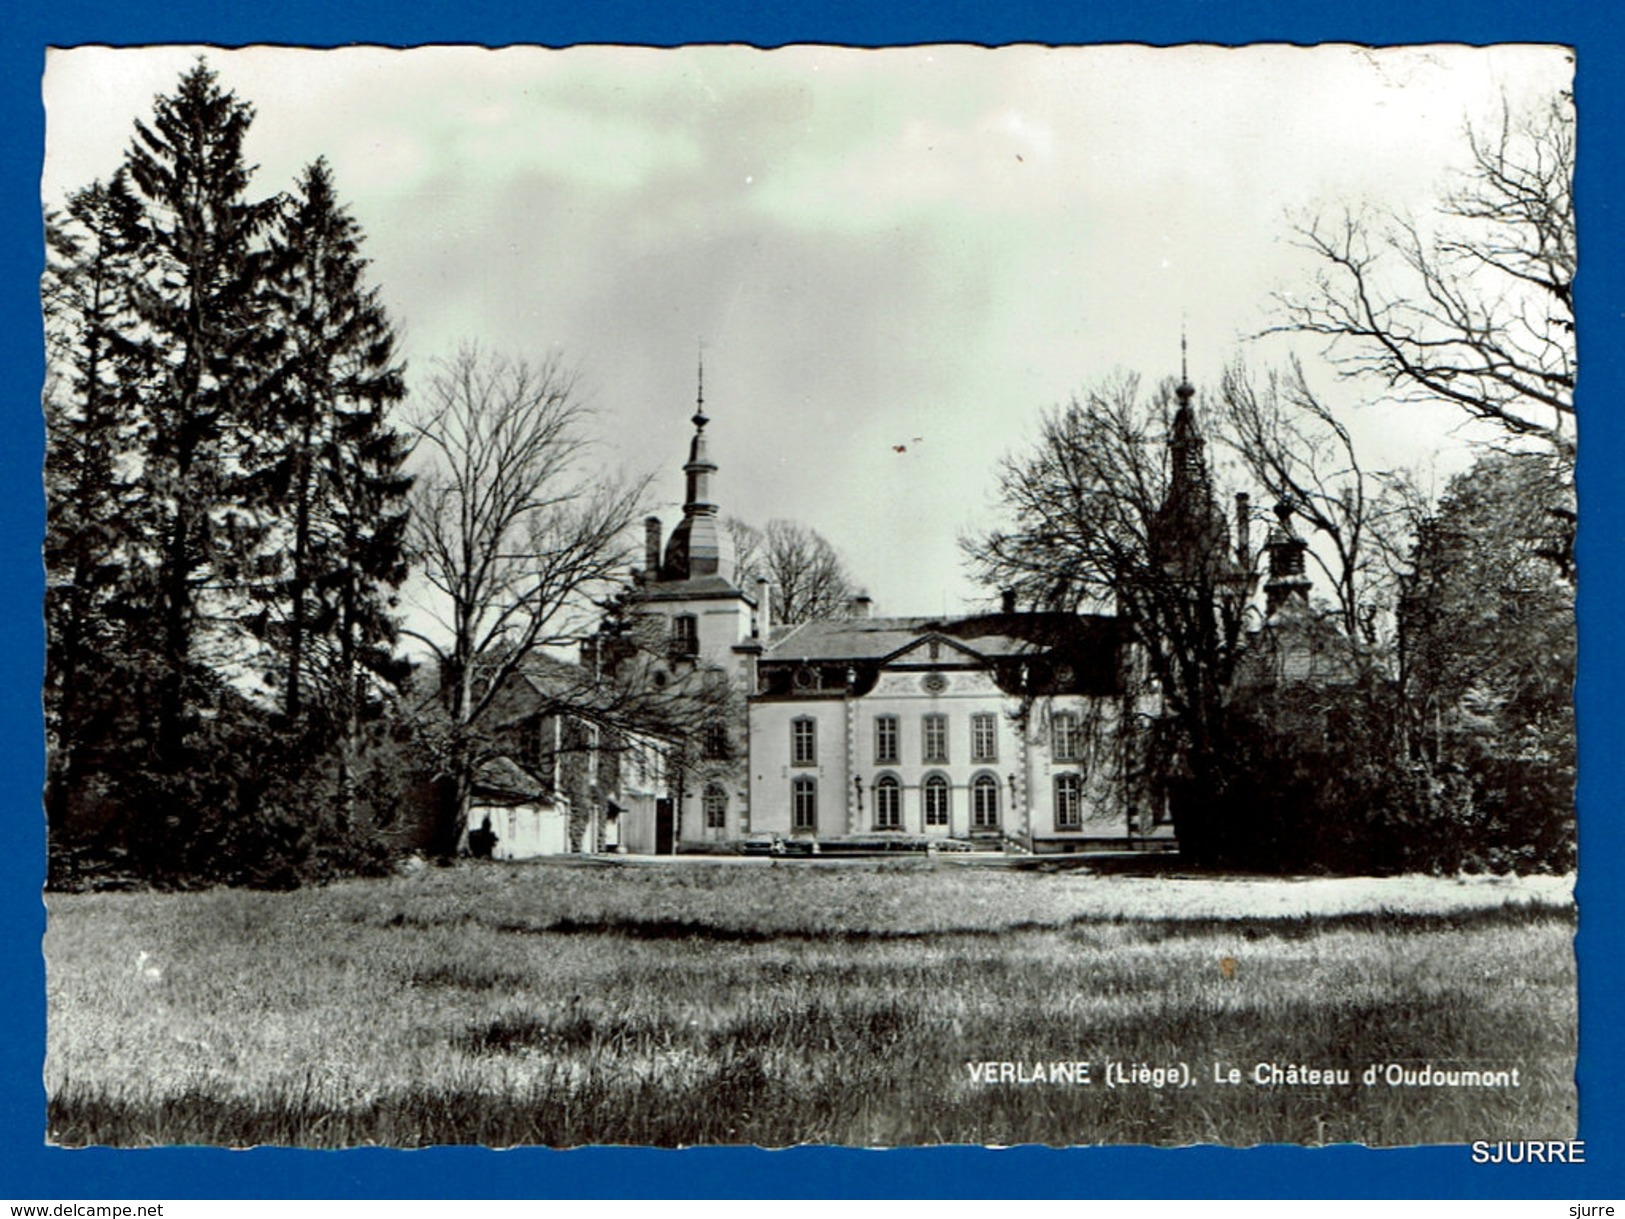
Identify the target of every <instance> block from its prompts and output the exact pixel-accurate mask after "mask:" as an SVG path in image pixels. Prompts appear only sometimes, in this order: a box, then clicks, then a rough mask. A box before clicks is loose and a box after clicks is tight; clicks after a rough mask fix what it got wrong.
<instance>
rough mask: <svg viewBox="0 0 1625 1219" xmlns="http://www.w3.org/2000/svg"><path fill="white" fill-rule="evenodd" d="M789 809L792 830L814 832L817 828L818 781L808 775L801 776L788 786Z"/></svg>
mask: <svg viewBox="0 0 1625 1219" xmlns="http://www.w3.org/2000/svg"><path fill="white" fill-rule="evenodd" d="M790 808H791V821H790V825H791V828H792V829H797V830H816V829H817V828H818V780H817V779H814V778H812V777H810V776H808V775H802V776H801V777H800V778H798V779H797V780H796V781H795V782H794V783H793V784H791V785H790Z"/></svg>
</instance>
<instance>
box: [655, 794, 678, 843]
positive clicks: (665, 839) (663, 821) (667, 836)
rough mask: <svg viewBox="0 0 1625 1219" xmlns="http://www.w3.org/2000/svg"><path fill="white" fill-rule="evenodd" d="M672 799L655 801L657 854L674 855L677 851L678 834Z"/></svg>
mask: <svg viewBox="0 0 1625 1219" xmlns="http://www.w3.org/2000/svg"><path fill="white" fill-rule="evenodd" d="M675 830H676V826H675V824H674V823H673V818H672V808H671V801H670V800H669V799H666V800H656V801H655V854H656V855H674V854H676V853H677V842H676V838H677V835H676V833H675V832H674V831H675Z"/></svg>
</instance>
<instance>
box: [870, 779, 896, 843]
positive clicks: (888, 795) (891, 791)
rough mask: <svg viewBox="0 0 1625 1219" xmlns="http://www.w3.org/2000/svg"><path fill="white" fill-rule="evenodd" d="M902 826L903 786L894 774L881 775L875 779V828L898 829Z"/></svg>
mask: <svg viewBox="0 0 1625 1219" xmlns="http://www.w3.org/2000/svg"><path fill="white" fill-rule="evenodd" d="M902 828H903V788H902V785H901V784H899V783H898V782H897V776H896V775H881V776H880V778H878V779H876V780H875V829H877V830H900V829H902Z"/></svg>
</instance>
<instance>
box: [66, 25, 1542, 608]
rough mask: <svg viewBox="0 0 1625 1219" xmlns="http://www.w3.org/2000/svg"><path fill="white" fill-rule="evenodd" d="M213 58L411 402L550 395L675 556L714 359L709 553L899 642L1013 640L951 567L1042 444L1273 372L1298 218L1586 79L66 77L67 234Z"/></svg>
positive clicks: (1534, 69) (275, 53)
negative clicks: (669, 536)
mask: <svg viewBox="0 0 1625 1219" xmlns="http://www.w3.org/2000/svg"><path fill="white" fill-rule="evenodd" d="M199 54H204V55H206V57H207V58H208V60H209V62H210V64H211V65H212V66H213V67H214V68H215V70H216V71H217V72H218V73H219V76H220V79H221V83H222V84H223V85H224V86H225V87H226V88H228V89H231V90H233V91H235V92H236V93H237V95H238V96H239V97H241V98H243V99H245V100H247V101H250V102H251V103H252V104H253V105H254V106H255V108H256V118H255V121H254V124H253V127H252V129H251V132H250V135H249V139H248V144H247V155H248V158H249V160H250V161H251V162H252V163H254V164H256V165H257V166H258V171H257V173H256V175H255V178H254V185H253V189H252V191H251V193H252V194H254V195H256V196H263V195H270V194H273V193H275V192H277V191H280V190H285V189H288V188H290V187H291V186H292V185H293V182H294V180H295V178H296V176H297V175H298V174H299V172H300V171H301V169H302V168H303V167H304V166H305V165H306V164H308V163H309V162H311V161H313V160H314V159H315V158H316V157H318V156H325V157H326V158H327V160H328V162H329V163H330V165H331V166H332V169H333V173H334V177H335V181H336V184H337V188H338V191H339V194H340V197H341V199H343V200H344V201H345V202H346V203H347V205H348V206H349V208H350V210H351V212H352V213H353V215H354V216H355V217H356V219H357V220H358V221H359V222H360V224H361V226H362V228H363V229H364V231H365V232H366V234H367V240H366V245H365V253H366V254H367V256H368V257H369V258H370V259H371V260H372V266H371V269H370V270H371V277H372V282H373V283H374V284H376V285H377V286H378V287H379V289H380V291H381V294H382V297H383V299H384V301H385V303H386V305H387V307H388V309H389V311H390V314H391V316H392V318H393V319H394V320H395V322H396V323H397V325H398V326H399V328H400V330H401V332H402V335H403V350H404V353H405V355H406V357H407V359H408V366H409V382H410V383H413V384H419V383H421V382H422V381H423V379H424V378H426V376H427V375H428V374H429V373H430V372H431V371H432V369H433V365H434V362H435V360H436V359H437V358H442V357H444V356H446V355H448V354H450V353H451V352H452V351H453V350H455V349H456V347H457V346H458V345H459V344H460V343H463V342H467V341H475V342H478V343H479V344H480V345H482V346H483V347H485V348H487V349H490V350H492V351H499V352H503V353H507V354H510V355H513V356H517V357H523V358H528V359H530V360H532V361H535V362H538V363H539V362H542V361H544V360H546V359H548V358H549V357H552V356H558V357H559V358H561V359H562V360H563V361H564V363H565V364H566V365H568V366H570V367H572V368H574V369H575V370H576V371H577V373H578V374H579V378H580V384H581V387H582V391H583V393H585V394H586V396H587V398H588V400H589V402H590V404H591V405H592V406H593V407H594V409H595V410H596V412H597V425H598V431H599V435H600V437H601V441H602V443H601V445H600V446H599V449H598V454H599V459H600V460H601V462H602V463H603V466H604V468H605V469H606V470H608V471H615V472H625V473H628V474H637V473H642V472H646V471H655V472H656V475H657V477H656V481H655V483H654V486H653V492H652V494H653V502H652V503H651V505H650V509H651V511H653V512H655V513H656V514H658V515H660V516H661V517H662V518H663V520H664V521H665V524H666V526H667V528H668V529H669V528H670V526H671V525H672V524H674V523H675V522H676V520H677V519H678V518H679V516H680V504H681V500H682V495H683V481H682V473H681V464H682V462H683V460H684V457H685V456H686V451H687V445H688V439H689V436H690V435H691V432H692V428H691V425H690V424H689V422H688V419H689V416H690V415H691V414H692V413H693V409H694V402H695V391H696V367H697V363H698V359H699V353H700V351H701V350H702V347H703V352H704V363H705V402H706V410H707V413H708V414H709V415H710V417H711V419H712V423H711V425H710V427H709V429H708V434H709V436H710V452H711V455H712V458H713V460H715V461H716V462H717V463H718V465H719V466H720V471H719V473H718V475H717V477H716V478H715V479H714V480H713V485H714V490H715V498H716V499H717V500H718V502H719V503H720V505H721V507H722V511H723V513H724V514H725V515H729V516H735V517H738V518H740V519H743V520H745V521H749V522H752V523H756V524H760V523H763V522H765V521H766V520H768V519H770V518H774V517H788V518H792V519H796V520H799V521H802V522H804V523H806V524H808V525H810V526H812V527H813V528H815V529H817V530H818V531H820V532H821V533H823V534H824V535H825V536H826V537H828V538H829V539H830V541H831V542H833V543H834V544H835V546H836V547H837V549H838V550H839V551H840V552H841V553H842V555H843V556H844V557H845V559H846V561H847V564H848V567H849V568H850V569H851V571H852V573H853V574H854V576H855V578H856V579H857V581H858V583H860V584H861V585H863V586H864V587H865V588H866V589H867V591H868V592H869V593H870V594H871V596H872V597H873V598H874V601H875V612H876V613H880V614H935V613H952V612H958V611H960V610H963V609H967V608H971V607H973V606H974V605H976V604H979V603H985V602H986V601H987V600H988V599H990V598H992V599H995V600H996V595H995V594H992V593H990V592H989V591H988V590H983V589H979V588H977V587H976V586H975V585H974V583H973V582H972V581H971V579H970V578H969V576H968V574H967V572H966V571H965V568H964V563H963V560H962V558H961V553H960V547H959V539H960V538H961V536H963V535H967V534H973V533H975V532H978V531H980V530H983V529H985V528H987V527H988V526H989V525H991V524H992V523H994V522H995V521H996V520H997V514H998V503H997V467H998V463H999V461H1000V459H1002V458H1004V457H1006V456H1012V455H1019V454H1020V453H1021V452H1023V451H1024V449H1025V448H1026V447H1027V446H1028V445H1029V444H1030V442H1031V440H1032V438H1033V436H1034V435H1035V432H1036V425H1037V423H1038V420H1039V417H1040V415H1041V413H1042V412H1043V411H1044V410H1045V409H1047V408H1050V407H1053V406H1055V405H1057V404H1060V403H1063V402H1065V401H1066V400H1067V399H1068V398H1069V397H1070V396H1071V395H1072V394H1074V393H1076V392H1079V391H1080V390H1083V389H1086V388H1087V387H1088V386H1090V385H1091V384H1094V383H1097V382H1099V381H1101V380H1102V379H1104V378H1105V377H1107V376H1110V375H1112V374H1114V373H1116V372H1119V371H1132V372H1137V373H1139V374H1140V375H1141V376H1142V377H1143V378H1145V379H1147V380H1148V381H1151V382H1155V381H1157V380H1159V379H1161V378H1162V377H1165V376H1172V375H1177V373H1178V372H1179V361H1180V344H1181V336H1182V333H1183V335H1184V336H1185V337H1186V339H1187V341H1188V348H1189V371H1190V377H1191V380H1192V381H1193V382H1194V383H1195V384H1196V385H1197V386H1198V387H1199V388H1208V387H1215V386H1216V385H1217V382H1218V378H1219V375H1220V372H1221V371H1222V369H1223V368H1224V366H1225V365H1226V364H1228V363H1230V362H1231V361H1233V360H1235V359H1237V358H1238V357H1241V358H1246V359H1247V360H1248V361H1249V363H1251V364H1253V365H1254V366H1255V367H1259V368H1262V367H1266V366H1268V365H1270V364H1272V363H1274V362H1278V361H1279V360H1281V359H1283V358H1284V356H1285V354H1286V353H1285V351H1284V350H1283V349H1282V347H1281V340H1278V339H1263V340H1260V339H1255V338H1252V337H1250V336H1255V335H1257V334H1258V333H1259V332H1260V331H1261V330H1263V329H1265V328H1267V327H1268V326H1269V324H1270V322H1271V320H1272V307H1273V304H1272V302H1273V301H1274V300H1275V297H1276V294H1279V293H1289V294H1290V293H1292V292H1294V291H1302V290H1303V287H1304V285H1305V284H1306V283H1307V282H1308V277H1309V276H1310V275H1311V274H1312V273H1313V270H1314V267H1313V264H1312V263H1311V262H1309V261H1308V260H1307V258H1306V256H1305V255H1304V254H1303V252H1302V251H1301V250H1299V249H1298V248H1297V247H1296V246H1295V245H1294V244H1293V242H1292V239H1291V225H1292V221H1293V219H1294V218H1295V217H1299V218H1301V217H1306V216H1309V215H1312V214H1314V213H1316V212H1324V211H1327V210H1329V209H1334V208H1335V209H1341V208H1342V207H1344V206H1346V205H1347V206H1355V207H1361V206H1366V207H1374V208H1382V209H1389V210H1392V211H1395V212H1398V213H1401V214H1409V215H1417V216H1425V215H1426V214H1427V213H1428V212H1429V211H1431V210H1432V209H1434V208H1436V207H1437V205H1438V201H1439V199H1440V197H1441V195H1442V193H1443V192H1445V191H1447V190H1448V189H1449V188H1450V186H1451V185H1452V183H1453V181H1455V175H1457V174H1459V172H1460V170H1461V169H1462V167H1463V163H1464V161H1465V157H1466V143H1465V139H1464V131H1465V127H1466V124H1467V123H1469V122H1477V123H1480V124H1483V123H1488V122H1492V121H1494V120H1495V118H1496V117H1497V116H1498V114H1499V111H1500V107H1501V105H1502V99H1503V97H1504V98H1505V99H1507V101H1508V102H1509V103H1510V104H1512V105H1514V106H1517V105H1518V104H1519V103H1520V102H1525V101H1530V100H1533V99H1538V98H1541V97H1544V96H1549V95H1550V94H1551V93H1552V92H1554V91H1556V90H1557V89H1560V88H1567V87H1568V86H1569V84H1570V81H1571V76H1572V71H1573V66H1572V63H1571V62H1570V60H1569V57H1568V55H1567V53H1566V52H1565V51H1564V50H1562V49H1560V48H1554V47H1530V46H1521V47H1515V46H1502V47H1491V48H1469V47H1462V46H1436V47H1420V48H1399V49H1387V50H1372V49H1369V48H1357V47H1349V46H1325V47H1317V48H1293V47H1284V46H1260V47H1248V48H1237V49H1227V48H1219V47H1180V48H1171V49H1157V48H1148V47H1075V48H1046V47H1037V46H1022V47H1004V48H998V49H987V48H980V47H969V46H957V45H952V46H924V47H913V48H897V49H885V50H855V49H847V48H836V47H818V46H809V47H790V48H782V49H778V50H772V51H762V50H756V49H752V48H746V47H727V46H717V47H688V48H680V49H675V50H656V49H648V48H632V47H611V46H601V47H576V48H570V49H565V50H546V49H540V48H509V49H503V50H489V49H484V48H477V47H440V48H423V49H414V50H405V51H402V50H392V49H384V48H351V49H342V50H324V51H307V50H300V49H284V48H254V49H250V50H237V51H225V50H218V49H208V48H196V47H192V48H181V47H164V48H146V49H142V48H137V49H113V48H106V47H84V48H72V49H65V50H53V51H52V52H51V53H50V55H49V57H48V60H47V67H46V73H45V79H44V82H43V85H44V96H45V105H46V162H45V166H44V170H43V177H42V189H43V197H44V200H45V203H46V205H47V206H51V205H55V204H59V203H60V201H61V200H62V198H63V197H64V196H65V194H66V193H67V192H68V191H70V190H72V189H75V188H77V187H79V186H83V185H85V184H87V183H89V182H90V181H91V180H93V179H95V178H98V177H106V176H108V175H109V174H111V173H112V172H113V170H114V169H116V168H117V166H118V165H119V163H120V161H121V159H122V156H123V152H124V150H125V148H126V147H127V146H128V144H129V142H130V138H131V135H132V132H133V125H132V124H133V121H134V120H135V119H136V118H138V117H141V118H145V117H147V116H148V115H150V113H151V107H152V101H153V99H154V97H155V96H157V95H159V94H163V93H168V92H170V91H172V90H173V88H174V85H175V82H176V80H177V79H178V77H179V76H180V74H181V73H182V72H184V71H185V70H186V69H187V68H189V67H190V65H191V64H192V63H193V62H195V60H196V58H197V57H198V55H199ZM1305 354H1306V355H1307V356H1308V357H1309V364H1308V372H1309V374H1310V380H1311V383H1313V384H1315V385H1316V387H1317V388H1319V389H1321V390H1322V391H1323V392H1325V393H1326V394H1328V396H1331V397H1334V398H1336V397H1338V395H1342V396H1343V399H1344V400H1346V401H1348V402H1350V403H1353V402H1354V401H1355V398H1354V397H1353V396H1351V395H1353V390H1352V389H1351V388H1350V387H1346V386H1345V387H1337V386H1334V385H1333V384H1332V378H1331V376H1330V374H1329V373H1328V372H1326V371H1325V370H1324V368H1323V367H1321V366H1320V365H1318V364H1317V362H1316V360H1315V359H1314V354H1315V353H1314V350H1313V349H1307V350H1306V353H1305ZM1351 418H1352V420H1353V422H1354V426H1355V430H1356V434H1357V437H1358V440H1359V443H1360V445H1361V451H1362V457H1363V458H1364V459H1365V460H1366V464H1367V465H1368V466H1373V467H1376V466H1389V467H1391V466H1396V465H1407V466H1410V465H1422V466H1424V467H1428V468H1431V469H1434V470H1436V471H1440V472H1442V473H1440V477H1442V476H1443V474H1448V473H1449V472H1451V471H1453V470H1457V469H1460V468H1462V467H1463V466H1464V465H1465V464H1466V461H1467V460H1468V459H1469V458H1468V455H1469V453H1470V448H1469V446H1470V443H1471V439H1472V438H1471V436H1470V434H1468V433H1466V432H1464V430H1463V429H1462V428H1461V427H1460V426H1459V425H1460V422H1461V420H1460V417H1459V416H1458V415H1456V414H1454V413H1451V412H1449V411H1448V410H1446V409H1444V408H1440V410H1439V411H1438V412H1437V413H1433V414H1430V413H1427V412H1423V413H1421V414H1418V413H1417V412H1416V411H1414V410H1409V411H1405V412H1403V413H1401V412H1399V411H1398V410H1397V409H1391V408H1387V407H1385V406H1384V405H1383V404H1382V403H1381V402H1380V401H1370V402H1365V403H1364V404H1363V405H1360V406H1359V408H1358V410H1357V411H1355V412H1354V414H1353V415H1352V416H1351Z"/></svg>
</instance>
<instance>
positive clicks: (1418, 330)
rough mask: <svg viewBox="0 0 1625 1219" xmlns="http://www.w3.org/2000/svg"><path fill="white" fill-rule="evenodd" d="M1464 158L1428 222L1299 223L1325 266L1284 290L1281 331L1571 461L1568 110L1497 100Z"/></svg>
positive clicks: (1402, 392) (1563, 104)
mask: <svg viewBox="0 0 1625 1219" xmlns="http://www.w3.org/2000/svg"><path fill="white" fill-rule="evenodd" d="M1467 138H1468V144H1469V149H1470V155H1471V159H1472V164H1471V169H1470V172H1469V174H1468V176H1467V178H1466V180H1465V181H1464V182H1463V184H1462V185H1461V187H1460V188H1459V189H1457V190H1455V191H1454V192H1452V193H1451V194H1450V195H1449V196H1448V197H1447V198H1446V200H1445V202H1444V204H1443V206H1442V208H1441V210H1440V214H1439V215H1438V217H1436V218H1435V220H1434V221H1433V222H1432V223H1430V224H1428V225H1423V224H1421V223H1419V222H1416V221H1413V220H1409V219H1406V218H1404V217H1400V216H1395V215H1380V214H1362V213H1358V212H1354V211H1345V212H1344V213H1343V214H1342V215H1341V216H1339V217H1336V218H1331V217H1327V216H1321V217H1317V218H1315V219H1313V220H1311V221H1309V222H1308V223H1305V224H1303V225H1301V226H1300V227H1299V229H1298V236H1299V239H1300V242H1301V244H1302V245H1303V246H1304V247H1305V248H1306V249H1308V250H1309V251H1310V252H1311V253H1313V254H1314V255H1316V256H1317V257H1318V258H1319V260H1320V261H1321V264H1322V269H1321V271H1320V273H1319V274H1318V275H1317V276H1316V277H1315V280H1314V282H1313V284H1312V286H1311V287H1310V289H1309V291H1308V292H1307V293H1306V294H1303V295H1298V294H1284V295H1282V296H1280V297H1279V298H1278V301H1279V304H1280V307H1281V310H1282V312H1283V314H1284V321H1283V322H1282V324H1281V325H1280V326H1279V327H1277V329H1278V330H1281V331H1292V332H1298V333H1304V334H1312V335H1320V336H1322V337H1324V338H1325V339H1327V340H1328V348H1327V356H1328V358H1329V359H1330V360H1331V362H1332V363H1333V364H1334V365H1335V366H1337V367H1338V368H1340V369H1341V370H1342V371H1343V372H1344V373H1345V374H1346V375H1349V376H1356V377H1362V378H1372V379H1375V380H1377V381H1378V382H1380V383H1382V384H1383V385H1385V386H1386V387H1387V389H1388V391H1389V392H1390V393H1392V394H1394V395H1396V396H1397V397H1398V398H1400V399H1401V400H1412V401H1432V402H1445V403H1450V404H1453V405H1455V406H1456V407H1458V408H1460V409H1462V410H1464V411H1466V412H1467V413H1468V414H1469V415H1472V416H1473V417H1475V418H1479V419H1484V420H1488V421H1490V422H1492V423H1494V424H1495V425H1496V426H1498V427H1499V428H1501V429H1502V430H1504V431H1506V432H1508V433H1511V434H1512V435H1514V436H1519V437H1535V438H1538V439H1542V440H1545V441H1547V442H1549V443H1550V444H1551V445H1552V446H1553V448H1554V450H1555V451H1556V452H1557V453H1558V454H1559V456H1561V457H1563V458H1564V460H1565V461H1572V456H1573V453H1572V450H1573V443H1574V441H1573V436H1574V433H1573V416H1574V380H1575V336H1574V298H1573V293H1572V285H1573V282H1574V273H1575V265H1576V264H1575V226H1574V196H1573V180H1574V147H1575V145H1574V109H1573V103H1572V100H1571V99H1570V98H1569V97H1568V96H1567V95H1562V96H1559V97H1555V98H1553V99H1552V100H1551V102H1550V103H1549V105H1547V106H1546V107H1545V108H1544V109H1542V110H1540V111H1539V112H1538V113H1532V114H1523V115H1519V114H1515V113H1513V112H1512V110H1511V108H1510V107H1509V106H1507V107H1503V112H1502V116H1501V119H1500V122H1499V124H1498V126H1497V127H1496V128H1495V129H1494V130H1493V131H1490V132H1484V131H1480V130H1473V129H1470V130H1469V131H1468V136H1467Z"/></svg>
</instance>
